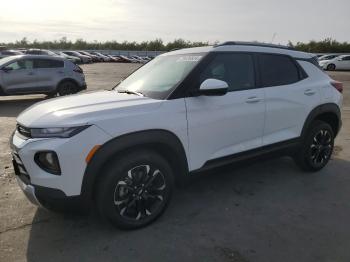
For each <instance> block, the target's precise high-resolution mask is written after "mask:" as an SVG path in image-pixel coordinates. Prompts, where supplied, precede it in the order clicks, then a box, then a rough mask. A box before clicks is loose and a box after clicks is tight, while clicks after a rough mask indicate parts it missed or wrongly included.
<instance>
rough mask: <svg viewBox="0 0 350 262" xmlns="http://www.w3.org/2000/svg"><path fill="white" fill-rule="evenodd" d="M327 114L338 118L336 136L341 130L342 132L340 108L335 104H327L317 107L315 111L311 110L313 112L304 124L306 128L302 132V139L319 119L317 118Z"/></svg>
mask: <svg viewBox="0 0 350 262" xmlns="http://www.w3.org/2000/svg"><path fill="white" fill-rule="evenodd" d="M325 113H331V114H334V115H335V116H336V117H337V120H338V126H337V130H336V132H335V134H334V135H335V136H336V135H337V134H338V132H339V130H340V125H341V112H340V109H339V106H338V105H337V104H335V103H327V104H323V105H319V106H317V107H315V108H314V109H313V110H311V112H310V113H309V115H308V116H307V118H306V120H305V122H304V126H303V129H302V131H301V137H302V138H304V137H305V135H306V133H307V130H308V129H309V127H310V125H311V123H312V122H313V121H314V120H316V119H317V117H319V116H320V115H322V114H325Z"/></svg>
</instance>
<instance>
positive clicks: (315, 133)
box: [294, 120, 334, 171]
mask: <svg viewBox="0 0 350 262" xmlns="http://www.w3.org/2000/svg"><path fill="white" fill-rule="evenodd" d="M333 147H334V133H333V130H332V128H331V126H330V125H329V124H327V123H325V122H323V121H318V120H317V121H315V122H314V123H313V124H312V126H311V127H310V129H309V132H308V133H307V135H306V138H305V140H304V141H303V144H302V146H301V148H300V150H299V151H298V152H297V154H296V156H295V157H294V159H295V161H296V163H297V164H298V165H299V166H300V167H301V168H302V169H303V170H305V171H318V170H320V169H322V168H323V167H324V166H325V165H326V164H327V163H328V161H329V159H330V158H331V155H332V152H333Z"/></svg>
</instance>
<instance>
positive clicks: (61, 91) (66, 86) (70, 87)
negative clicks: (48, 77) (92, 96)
mask: <svg viewBox="0 0 350 262" xmlns="http://www.w3.org/2000/svg"><path fill="white" fill-rule="evenodd" d="M77 92H78V86H77V85H76V83H74V82H72V81H63V82H62V83H60V84H59V85H58V87H57V93H58V95H59V96H66V95H71V94H75V93H77Z"/></svg>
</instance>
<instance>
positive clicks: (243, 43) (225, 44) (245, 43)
mask: <svg viewBox="0 0 350 262" xmlns="http://www.w3.org/2000/svg"><path fill="white" fill-rule="evenodd" d="M227 45H245V46H260V47H270V48H279V49H288V50H295V49H294V47H291V46H285V45H276V44H268V43H258V42H242V41H227V42H223V43H219V44H217V45H214V47H219V46H227Z"/></svg>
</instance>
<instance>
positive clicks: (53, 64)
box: [34, 59, 64, 68]
mask: <svg viewBox="0 0 350 262" xmlns="http://www.w3.org/2000/svg"><path fill="white" fill-rule="evenodd" d="M63 66H64V62H63V61H59V60H50V59H36V60H34V68H60V67H63Z"/></svg>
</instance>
